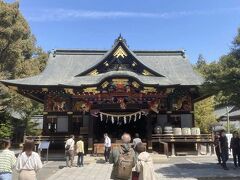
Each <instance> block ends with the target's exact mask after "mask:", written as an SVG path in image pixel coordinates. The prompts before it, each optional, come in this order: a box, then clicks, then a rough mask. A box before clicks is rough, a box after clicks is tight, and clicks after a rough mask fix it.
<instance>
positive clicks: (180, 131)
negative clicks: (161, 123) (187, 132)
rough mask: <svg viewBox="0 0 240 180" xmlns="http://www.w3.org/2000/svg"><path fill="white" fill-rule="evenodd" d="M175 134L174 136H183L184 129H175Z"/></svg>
mask: <svg viewBox="0 0 240 180" xmlns="http://www.w3.org/2000/svg"><path fill="white" fill-rule="evenodd" d="M173 134H174V135H182V129H181V128H173Z"/></svg>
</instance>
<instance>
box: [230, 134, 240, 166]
mask: <svg viewBox="0 0 240 180" xmlns="http://www.w3.org/2000/svg"><path fill="white" fill-rule="evenodd" d="M239 141H240V140H239V137H238V132H236V131H235V132H234V133H233V137H232V138H231V143H230V148H231V149H232V153H233V161H234V166H235V167H240V144H239Z"/></svg>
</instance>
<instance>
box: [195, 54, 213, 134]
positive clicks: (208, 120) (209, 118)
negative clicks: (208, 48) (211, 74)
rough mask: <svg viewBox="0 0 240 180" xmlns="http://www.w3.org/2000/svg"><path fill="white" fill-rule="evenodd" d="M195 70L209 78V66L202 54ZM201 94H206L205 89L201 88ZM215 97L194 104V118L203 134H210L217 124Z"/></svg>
mask: <svg viewBox="0 0 240 180" xmlns="http://www.w3.org/2000/svg"><path fill="white" fill-rule="evenodd" d="M194 69H195V70H196V71H197V72H198V73H199V74H200V75H201V76H202V77H204V78H206V77H207V76H208V74H207V69H208V64H207V62H206V60H205V59H204V58H203V56H202V55H201V54H200V55H199V57H198V61H197V63H196V65H195V66H194ZM200 92H204V88H203V87H201V88H200ZM214 106H215V96H210V97H208V98H206V99H204V100H202V101H199V102H197V103H195V104H194V117H195V122H196V126H197V127H199V128H200V130H201V132H202V133H209V132H210V130H211V126H212V125H213V124H215V123H216V118H215V115H214Z"/></svg>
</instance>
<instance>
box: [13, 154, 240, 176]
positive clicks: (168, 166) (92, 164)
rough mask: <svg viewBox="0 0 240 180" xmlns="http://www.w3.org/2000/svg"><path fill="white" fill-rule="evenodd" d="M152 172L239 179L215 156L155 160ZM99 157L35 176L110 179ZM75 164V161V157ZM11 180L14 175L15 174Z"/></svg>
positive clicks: (55, 165)
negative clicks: (78, 164) (79, 164)
mask: <svg viewBox="0 0 240 180" xmlns="http://www.w3.org/2000/svg"><path fill="white" fill-rule="evenodd" d="M154 159H155V162H156V163H155V164H154V168H155V172H156V173H157V176H158V179H160V180H179V179H180V180H181V179H182V180H183V179H185V180H240V168H239V169H234V168H233V164H232V158H230V160H229V164H228V166H229V168H230V170H229V171H224V170H222V168H221V167H220V166H219V165H217V164H216V163H215V162H216V157H215V156H192V157H191V156H187V157H170V158H168V159H167V158H159V159H157V158H155V157H154ZM103 162H104V160H103V158H102V157H90V156H85V166H84V167H81V168H78V167H73V168H66V167H65V162H64V161H49V162H48V163H45V165H44V167H43V169H42V170H41V171H40V172H39V173H38V180H46V179H48V180H63V179H64V180H74V179H76V180H95V179H96V180H109V177H110V174H111V168H112V165H110V164H104V163H103ZM75 163H76V158H75ZM13 179H14V180H17V174H16V173H14V178H13Z"/></svg>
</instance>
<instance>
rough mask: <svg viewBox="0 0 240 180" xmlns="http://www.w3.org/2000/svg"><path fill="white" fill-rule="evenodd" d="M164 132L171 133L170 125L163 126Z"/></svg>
mask: <svg viewBox="0 0 240 180" xmlns="http://www.w3.org/2000/svg"><path fill="white" fill-rule="evenodd" d="M164 134H173V128H172V126H165V127H164Z"/></svg>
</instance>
